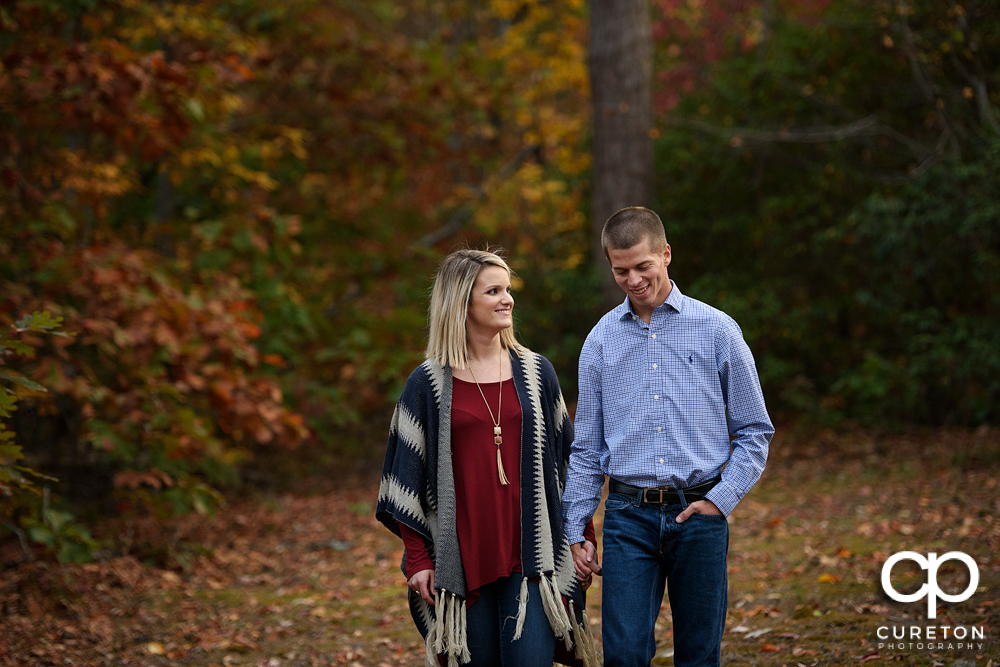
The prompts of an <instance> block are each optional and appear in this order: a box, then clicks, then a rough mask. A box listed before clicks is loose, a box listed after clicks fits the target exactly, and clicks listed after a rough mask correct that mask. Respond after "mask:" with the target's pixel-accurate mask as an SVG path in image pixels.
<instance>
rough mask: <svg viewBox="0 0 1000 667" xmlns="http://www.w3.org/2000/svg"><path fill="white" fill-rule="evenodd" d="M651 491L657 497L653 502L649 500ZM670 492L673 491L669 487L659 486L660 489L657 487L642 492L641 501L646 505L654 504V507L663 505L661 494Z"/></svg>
mask: <svg viewBox="0 0 1000 667" xmlns="http://www.w3.org/2000/svg"><path fill="white" fill-rule="evenodd" d="M653 491H655V492H656V495H657V498H656V500H653V499H652V498H650V493H652V492H653ZM671 491H673V488H672V487H669V486H667V487H663V486H661V487H657V488H655V489H646V490H645V491H643V492H642V499H643V501H645V502H647V503H653V504H656V505H662V504H663V494H664V492H666V493H670V492H671Z"/></svg>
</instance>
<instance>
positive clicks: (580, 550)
mask: <svg viewBox="0 0 1000 667" xmlns="http://www.w3.org/2000/svg"><path fill="white" fill-rule="evenodd" d="M570 550H571V551H572V552H573V567H574V569H575V570H576V579H577V581H579V582H580V588H582V589H583V590H587V589H588V588H590V584H591V583H592V582H593V581H594V575H595V574H600V573H601V564H600V562H598V560H597V547H595V546H594V545H593V544H592V543H591V542H588V541H583V542H577V543H576V544H572V545H570Z"/></svg>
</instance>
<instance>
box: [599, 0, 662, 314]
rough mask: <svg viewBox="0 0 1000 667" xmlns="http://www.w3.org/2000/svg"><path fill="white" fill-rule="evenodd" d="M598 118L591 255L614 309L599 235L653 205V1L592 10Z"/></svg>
mask: <svg viewBox="0 0 1000 667" xmlns="http://www.w3.org/2000/svg"><path fill="white" fill-rule="evenodd" d="M587 66H588V69H589V71H590V87H591V97H592V100H593V112H594V114H593V115H594V121H593V122H594V140H593V141H594V144H593V153H594V165H593V178H592V193H591V200H592V202H591V203H592V218H591V225H592V234H591V239H592V240H591V254H592V258H593V261H594V263H595V266H598V267H600V268H601V270H602V275H603V276H604V282H603V285H604V290H603V291H604V294H605V297H606V300H608V302H609V303H618V302H620V301H621V300H622V293H621V290H619V289H618V286H617V285H616V284H615V282H614V278H613V277H612V275H611V272H610V271H608V270H607V269H606V267H607V260H606V259H605V257H604V251H603V250H602V249H601V229H603V227H604V223H605V221H606V220H607V219H608V218H609V217H611V215H612V214H613V213H614V212H615V211H617V210H619V209H621V208H624V207H626V206H649V205H650V204H651V202H652V198H653V192H652V189H653V188H652V182H653V141H652V138H651V137H650V135H649V132H650V129H651V128H652V116H653V110H652V92H651V88H652V73H653V45H652V33H651V28H650V19H649V3H648V0H594V1H593V2H591V3H590V44H589V46H588V49H587Z"/></svg>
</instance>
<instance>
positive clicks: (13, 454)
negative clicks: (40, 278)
mask: <svg viewBox="0 0 1000 667" xmlns="http://www.w3.org/2000/svg"><path fill="white" fill-rule="evenodd" d="M61 325H62V318H61V317H53V316H52V314H51V313H49V312H48V311H44V312H38V311H35V312H34V313H32V314H30V315H25V316H24V317H22V318H21V319H20V320H18V321H17V322H16V323H15V324H14V325H13V326H11V328H10V330H9V332H8V333H0V364H7V363H9V362H8V361H7V359H8V358H9V357H10V356H12V355H21V356H24V357H34V356H35V348H34V345H33V344H32V343H33V342H34V341H33V339H28V340H29V341H30V342H25V341H24V340H22V339H21V334H26V333H44V334H52V335H56V336H62V337H68V336H69V334H66V333H65V332H62V331H56V329H59V328H60V326H61ZM0 379H3V380H5V381H6V382H7V383H15V384H17V385H19V386H20V387H22V388H23V389H27V390H28V391H29V392H45V391H47V390H46V389H45V387H43V386H42V385H40V384H39V383H37V382H35V381H34V380H32V379H31V378H28V377H26V376H25V375H23V374H21V373H19V372H17V371H15V370H12V369H10V368H8V367H7V366H6V365H3V366H0ZM17 400H18V392H17V391H16V389H15V388H14V387H11V386H7V385H2V386H0V495H3V496H7V497H8V498H10V497H11V496H15V495H20V494H23V493H24V492H27V491H33V490H34V484H33V481H32V480H33V479H38V478H44V479H52V478H50V477H47V476H46V475H43V474H41V473H39V472H37V471H35V470H32V469H31V468H28V467H25V466H19V465H15V463H16V462H17V461H20V460H21V459H23V458H24V452H23V451H22V449H21V447H20V446H19V445H16V444H14V433H13V432H12V431H10V430H9V429H8V428H7V424H6V423H5V421H6V420H7V419H8V418H9V417H10V416H11V415H12V414H13V412H14V411H15V410H16V409H17V406H16V403H17ZM10 506H13V503H11V504H10V505H8V507H10ZM2 518H4V519H7V518H8V517H7V516H3V517H2Z"/></svg>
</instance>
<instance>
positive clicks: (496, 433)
mask: <svg viewBox="0 0 1000 667" xmlns="http://www.w3.org/2000/svg"><path fill="white" fill-rule="evenodd" d="M493 442H495V443H496V446H497V473H499V475H500V483H501V484H502V485H504V486H507V485H508V484H510V481H508V480H507V473H505V472H504V471H503V459H502V458H501V457H500V445H502V444H503V436H502V435H500V427H499V426H494V427H493Z"/></svg>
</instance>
